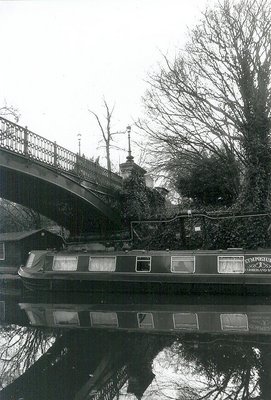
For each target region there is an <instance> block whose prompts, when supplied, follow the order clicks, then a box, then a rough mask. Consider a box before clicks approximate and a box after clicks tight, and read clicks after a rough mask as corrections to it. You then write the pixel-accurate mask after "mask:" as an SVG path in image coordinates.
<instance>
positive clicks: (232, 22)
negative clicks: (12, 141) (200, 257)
mask: <svg viewBox="0 0 271 400" xmlns="http://www.w3.org/2000/svg"><path fill="white" fill-rule="evenodd" d="M270 79H271V7H270V3H269V2H268V1H266V0H258V1H252V0H240V1H238V2H234V1H230V0H225V1H222V2H218V3H216V4H215V6H214V7H213V8H210V9H207V10H206V11H205V12H204V13H203V16H202V20H201V22H200V23H199V24H198V25H197V26H195V27H194V28H193V29H192V30H190V33H189V39H188V41H187V44H186V46H185V48H184V49H181V50H180V51H179V53H178V54H177V55H176V56H175V57H174V58H171V57H169V56H167V55H165V56H164V57H163V61H162V63H161V65H160V67H159V69H158V70H157V71H156V72H153V73H152V74H150V76H149V80H148V90H147V92H146V95H145V98H144V104H145V109H146V117H145V119H141V120H140V121H139V122H138V126H139V127H140V128H141V129H142V130H143V131H144V132H146V133H147V134H148V138H149V152H150V154H151V155H152V160H151V163H152V164H153V166H154V168H155V170H156V171H159V172H161V173H163V174H164V175H167V177H168V179H169V180H170V182H171V186H172V187H173V188H174V189H175V190H176V191H177V192H178V193H179V194H180V195H181V196H182V197H189V198H191V199H192V200H193V204H194V206H195V207H196V208H197V209H198V210H202V209H208V208H210V207H211V208H214V209H216V210H220V209H221V208H222V207H223V209H225V207H227V209H228V211H230V212H232V213H246V212H248V213H251V214H255V213H256V214H257V213H266V214H269V212H270V193H271V186H270V183H271V179H270V178H271V143H270V122H271V120H270V110H271V96H270ZM240 221H241V220H238V221H234V223H233V222H231V223H229V221H222V222H220V223H219V232H221V231H223V232H224V231H225V230H227V231H228V235H227V236H231V235H232V238H231V239H230V240H229V242H233V241H234V243H235V245H236V246H238V245H239V244H241V243H243V242H244V240H246V241H247V246H249V247H250V246H252V245H253V246H254V245H255V243H257V245H266V243H269V242H270V237H269V227H270V219H269V218H265V221H264V222H263V221H261V223H259V222H258V220H254V219H250V220H245V219H243V220H242V222H240ZM240 235H241V236H240ZM233 238H234V240H233ZM226 242H227V241H226ZM225 244H226V243H225Z"/></svg>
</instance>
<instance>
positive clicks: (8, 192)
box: [0, 117, 122, 232]
mask: <svg viewBox="0 0 271 400" xmlns="http://www.w3.org/2000/svg"><path fill="white" fill-rule="evenodd" d="M121 188H122V178H121V177H120V176H119V175H117V174H115V173H113V172H111V171H108V170H107V169H105V168H103V167H101V166H100V165H98V164H97V163H95V162H93V161H91V160H89V159H86V158H85V157H81V156H79V155H78V154H75V153H73V152H71V151H69V150H67V149H65V148H64V147H61V146H59V145H57V144H56V142H52V141H50V140H47V139H46V138H44V137H42V136H39V135H37V134H36V133H33V132H31V131H29V130H28V129H27V128H23V127H22V126H20V125H17V124H15V123H13V122H11V121H8V120H7V119H5V118H2V117H0V196H1V197H3V198H6V199H8V200H11V201H14V202H17V203H19V204H22V205H24V206H27V207H29V208H32V209H34V210H36V211H38V212H40V213H41V214H43V215H45V216H47V217H49V218H51V219H53V220H54V221H56V222H58V223H59V224H60V225H63V226H65V227H67V228H68V229H70V230H72V231H74V232H76V231H80V232H83V231H89V230H90V228H91V226H92V225H93V224H94V221H96V220H101V224H102V223H104V222H102V221H106V220H109V221H111V222H113V223H118V222H119V215H118V210H117V209H116V208H114V210H113V208H112V206H113V205H114V204H115V201H116V197H117V194H118V192H119V191H120V190H121ZM78 221H80V226H78ZM75 223H76V225H75Z"/></svg>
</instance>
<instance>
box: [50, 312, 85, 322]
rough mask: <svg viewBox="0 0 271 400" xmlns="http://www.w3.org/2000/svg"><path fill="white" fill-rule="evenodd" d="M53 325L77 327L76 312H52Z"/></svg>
mask: <svg viewBox="0 0 271 400" xmlns="http://www.w3.org/2000/svg"><path fill="white" fill-rule="evenodd" d="M53 316H54V321H55V325H61V326H66V325H67V326H79V317H78V312H76V311H67V310H57V311H54V312H53Z"/></svg>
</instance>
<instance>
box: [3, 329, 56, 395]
mask: <svg viewBox="0 0 271 400" xmlns="http://www.w3.org/2000/svg"><path fill="white" fill-rule="evenodd" d="M57 336H58V334H57V333H52V331H51V330H50V331H49V330H46V329H44V330H41V329H36V328H32V327H22V326H17V325H6V326H2V327H1V328H0V388H3V387H5V386H7V385H9V384H10V383H11V382H12V381H14V379H16V378H17V377H18V376H20V375H22V374H23V373H24V372H25V371H26V370H28V369H29V368H30V367H31V365H32V364H34V363H35V362H36V361H37V360H38V359H39V357H40V356H41V355H42V354H44V353H45V352H46V351H47V350H48V348H50V347H51V346H52V344H53V343H54V341H55V339H56V337H57Z"/></svg>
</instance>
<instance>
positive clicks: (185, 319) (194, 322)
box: [173, 313, 199, 330]
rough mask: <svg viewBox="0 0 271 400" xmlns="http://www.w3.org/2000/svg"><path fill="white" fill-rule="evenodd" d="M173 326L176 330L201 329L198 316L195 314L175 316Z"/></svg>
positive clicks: (178, 314) (177, 314)
mask: <svg viewBox="0 0 271 400" xmlns="http://www.w3.org/2000/svg"><path fill="white" fill-rule="evenodd" d="M173 324H174V328H175V329H188V330H195V329H199V322H198V316H197V314H195V313H176V314H173Z"/></svg>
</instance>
